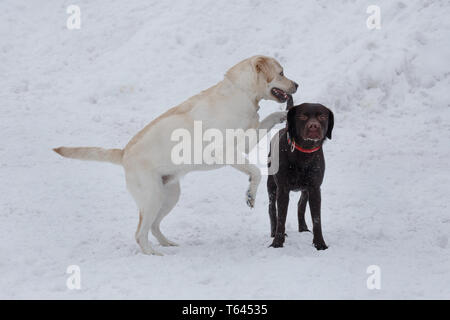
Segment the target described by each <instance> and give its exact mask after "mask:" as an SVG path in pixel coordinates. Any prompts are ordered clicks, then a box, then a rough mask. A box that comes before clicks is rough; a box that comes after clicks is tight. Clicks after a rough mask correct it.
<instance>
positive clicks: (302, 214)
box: [297, 191, 309, 232]
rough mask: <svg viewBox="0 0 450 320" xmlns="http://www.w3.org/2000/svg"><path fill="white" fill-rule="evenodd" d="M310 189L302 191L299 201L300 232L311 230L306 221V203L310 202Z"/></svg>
mask: <svg viewBox="0 0 450 320" xmlns="http://www.w3.org/2000/svg"><path fill="white" fill-rule="evenodd" d="M308 197H309V196H308V191H302V195H301V196H300V200H299V201H298V205H297V208H298V212H297V213H298V232H304V231H309V229H308V226H307V225H306V221H305V211H306V204H307V203H308Z"/></svg>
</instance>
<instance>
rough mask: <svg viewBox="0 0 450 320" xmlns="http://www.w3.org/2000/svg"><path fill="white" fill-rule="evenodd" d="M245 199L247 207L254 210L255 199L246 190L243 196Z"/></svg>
mask: <svg viewBox="0 0 450 320" xmlns="http://www.w3.org/2000/svg"><path fill="white" fill-rule="evenodd" d="M245 197H246V202H247V205H248V206H249V207H250V208H254V206H255V197H254V196H253V195H252V193H251V192H250V190H247V193H246V194H245Z"/></svg>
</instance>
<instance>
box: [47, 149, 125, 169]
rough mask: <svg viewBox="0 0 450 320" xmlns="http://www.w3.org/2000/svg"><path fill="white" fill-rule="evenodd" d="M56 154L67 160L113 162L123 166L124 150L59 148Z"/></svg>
mask: <svg viewBox="0 0 450 320" xmlns="http://www.w3.org/2000/svg"><path fill="white" fill-rule="evenodd" d="M53 151H55V152H56V153H58V154H60V155H62V156H63V157H66V158H72V159H79V160H90V161H103V162H111V163H114V164H119V165H121V164H122V157H123V150H122V149H103V148H93V147H80V148H68V147H59V148H55V149H53Z"/></svg>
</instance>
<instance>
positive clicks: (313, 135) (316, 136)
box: [303, 130, 322, 141]
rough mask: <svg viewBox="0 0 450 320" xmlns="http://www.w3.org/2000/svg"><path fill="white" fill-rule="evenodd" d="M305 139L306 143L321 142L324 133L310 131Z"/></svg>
mask: <svg viewBox="0 0 450 320" xmlns="http://www.w3.org/2000/svg"><path fill="white" fill-rule="evenodd" d="M303 139H304V140H306V141H308V140H309V141H319V140H322V133H321V132H320V130H308V131H307V132H306V134H305V136H304V137H303Z"/></svg>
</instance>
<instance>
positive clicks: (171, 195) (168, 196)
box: [151, 181, 180, 247]
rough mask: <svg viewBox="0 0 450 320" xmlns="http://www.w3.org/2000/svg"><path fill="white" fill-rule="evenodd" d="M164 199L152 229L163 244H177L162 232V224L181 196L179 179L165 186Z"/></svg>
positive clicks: (166, 245)
mask: <svg viewBox="0 0 450 320" xmlns="http://www.w3.org/2000/svg"><path fill="white" fill-rule="evenodd" d="M164 196H165V198H164V201H163V203H162V206H161V209H159V212H158V216H157V217H156V219H155V221H153V224H152V227H151V230H152V234H153V236H154V237H155V238H156V239H157V240H158V241H159V243H160V244H161V245H162V246H165V247H168V246H177V244H176V243H175V242H173V241H170V240H169V239H167V238H166V237H165V236H164V235H163V234H162V232H161V229H160V224H161V221H162V219H164V217H165V216H166V215H167V214H168V213H169V212H170V211H171V210H172V209H173V207H175V205H176V204H177V202H178V199H179V198H180V183H179V182H178V181H175V182H171V183H169V184H167V185H165V186H164Z"/></svg>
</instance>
